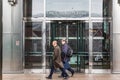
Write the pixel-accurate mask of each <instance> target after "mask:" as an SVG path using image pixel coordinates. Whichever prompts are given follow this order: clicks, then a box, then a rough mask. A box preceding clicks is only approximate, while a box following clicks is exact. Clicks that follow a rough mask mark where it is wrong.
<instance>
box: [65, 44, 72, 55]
mask: <svg viewBox="0 0 120 80" xmlns="http://www.w3.org/2000/svg"><path fill="white" fill-rule="evenodd" d="M72 55H73V49H72V48H71V47H70V46H68V50H67V54H66V56H67V57H72Z"/></svg>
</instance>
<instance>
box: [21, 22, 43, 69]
mask: <svg viewBox="0 0 120 80" xmlns="http://www.w3.org/2000/svg"><path fill="white" fill-rule="evenodd" d="M23 24H24V32H25V33H24V56H25V58H24V61H25V64H24V65H25V69H42V63H43V54H42V22H30V21H28V22H24V23H23Z"/></svg>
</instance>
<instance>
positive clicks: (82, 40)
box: [46, 20, 89, 72]
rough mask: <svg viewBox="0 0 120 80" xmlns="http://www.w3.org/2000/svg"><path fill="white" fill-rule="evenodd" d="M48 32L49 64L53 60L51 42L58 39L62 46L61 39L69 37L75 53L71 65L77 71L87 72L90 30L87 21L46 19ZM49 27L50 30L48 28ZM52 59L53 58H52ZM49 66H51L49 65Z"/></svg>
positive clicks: (69, 42)
mask: <svg viewBox="0 0 120 80" xmlns="http://www.w3.org/2000/svg"><path fill="white" fill-rule="evenodd" d="M46 26H47V29H46V33H47V44H46V47H47V48H46V50H47V57H48V56H49V58H47V62H46V63H47V64H50V62H51V61H52V60H50V58H51V57H52V56H51V55H52V54H51V53H52V52H53V47H52V45H51V42H52V41H53V40H57V41H58V44H59V45H60V46H61V43H60V42H61V39H63V38H67V39H68V44H69V45H70V46H71V47H72V48H73V50H74V54H73V56H72V58H71V60H70V65H71V66H72V67H73V68H74V69H75V71H77V72H85V69H86V68H87V69H88V62H89V58H88V49H89V48H88V47H89V43H88V40H89V39H88V36H89V35H88V31H89V26H88V23H87V22H85V21H67V20H66V21H59V20H58V21H46ZM48 29H49V30H48ZM51 59H52V58H51ZM48 67H49V66H48Z"/></svg>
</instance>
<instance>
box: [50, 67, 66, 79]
mask: <svg viewBox="0 0 120 80" xmlns="http://www.w3.org/2000/svg"><path fill="white" fill-rule="evenodd" d="M59 69H60V70H61V71H62V75H63V77H67V76H68V75H67V73H66V71H65V69H64V68H59ZM54 71H55V67H54V66H53V65H52V66H51V70H50V74H49V76H48V77H52V75H53V73H54Z"/></svg>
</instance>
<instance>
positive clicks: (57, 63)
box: [46, 41, 68, 79]
mask: <svg viewBox="0 0 120 80" xmlns="http://www.w3.org/2000/svg"><path fill="white" fill-rule="evenodd" d="M52 45H53V47H54V54H53V63H52V66H51V70H50V74H49V76H48V77H46V78H47V79H52V75H53V73H54V70H55V69H56V68H59V69H60V70H61V71H62V73H63V78H64V79H67V77H68V76H67V73H66V71H65V69H64V66H63V63H62V61H61V49H60V47H59V46H58V44H57V41H53V42H52Z"/></svg>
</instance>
